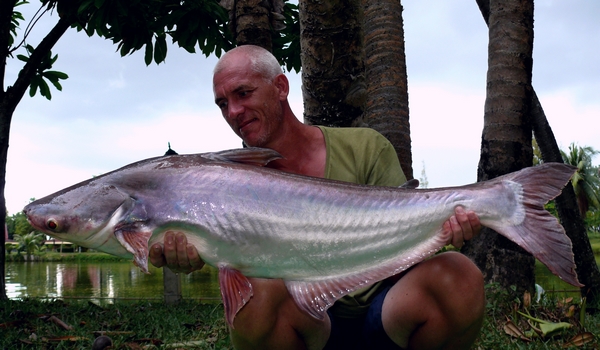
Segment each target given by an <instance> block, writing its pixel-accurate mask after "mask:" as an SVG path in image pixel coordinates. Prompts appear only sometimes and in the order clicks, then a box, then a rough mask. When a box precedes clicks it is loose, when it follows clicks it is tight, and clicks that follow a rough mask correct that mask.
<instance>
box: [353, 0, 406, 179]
mask: <svg viewBox="0 0 600 350" xmlns="http://www.w3.org/2000/svg"><path fill="white" fill-rule="evenodd" d="M363 7H364V35H365V38H364V46H365V76H366V82H367V83H366V92H367V97H366V104H365V112H364V116H363V122H364V124H366V125H367V126H369V127H371V128H373V129H375V130H377V131H379V132H380V133H381V134H383V135H384V136H385V137H386V138H387V139H388V140H390V142H391V143H392V145H394V148H395V149H396V153H397V154H398V159H399V160H400V165H401V166H402V170H403V171H404V174H405V175H406V178H407V179H412V178H413V169H412V152H411V145H410V123H409V114H408V77H407V73H406V53H405V50H404V28H403V22H402V5H401V3H400V1H398V0H382V1H374V0H363Z"/></svg>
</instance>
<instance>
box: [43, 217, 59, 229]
mask: <svg viewBox="0 0 600 350" xmlns="http://www.w3.org/2000/svg"><path fill="white" fill-rule="evenodd" d="M46 227H47V228H49V229H50V230H52V231H55V230H57V229H58V221H56V219H54V218H50V219H48V221H46Z"/></svg>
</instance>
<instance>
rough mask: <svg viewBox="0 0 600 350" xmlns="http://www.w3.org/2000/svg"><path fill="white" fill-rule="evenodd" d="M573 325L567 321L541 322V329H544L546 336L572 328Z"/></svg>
mask: <svg viewBox="0 0 600 350" xmlns="http://www.w3.org/2000/svg"><path fill="white" fill-rule="evenodd" d="M571 327H572V325H571V324H570V323H566V322H558V323H551V322H548V323H540V330H541V331H542V333H543V334H544V335H545V336H546V335H549V334H551V333H556V332H559V331H562V330H565V329H568V328H571Z"/></svg>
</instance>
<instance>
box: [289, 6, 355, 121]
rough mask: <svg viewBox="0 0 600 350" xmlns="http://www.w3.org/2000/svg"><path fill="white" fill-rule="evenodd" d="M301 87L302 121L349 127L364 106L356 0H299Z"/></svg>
mask: <svg viewBox="0 0 600 350" xmlns="http://www.w3.org/2000/svg"><path fill="white" fill-rule="evenodd" d="M299 12H300V47H301V48H302V53H301V59H302V92H303V96H304V121H305V122H306V123H307V124H318V125H327V126H350V125H352V124H353V122H354V121H355V120H356V119H357V118H358V117H359V116H360V115H361V114H362V111H363V105H364V90H365V89H364V63H363V50H362V15H361V13H362V11H361V10H360V1H359V0H332V1H317V0H301V1H300V3H299Z"/></svg>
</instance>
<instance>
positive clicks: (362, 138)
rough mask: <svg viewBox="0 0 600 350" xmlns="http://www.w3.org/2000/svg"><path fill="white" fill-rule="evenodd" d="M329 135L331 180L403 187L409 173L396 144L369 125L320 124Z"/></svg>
mask: <svg viewBox="0 0 600 350" xmlns="http://www.w3.org/2000/svg"><path fill="white" fill-rule="evenodd" d="M320 128H321V130H322V131H323V135H324V137H325V143H326V147H327V160H326V165H325V177H326V178H328V179H333V180H339V181H347V182H353V183H357V184H366V185H375V186H392V187H397V186H401V185H402V184H404V183H405V182H406V176H404V173H403V172H402V168H401V167H400V161H398V156H397V155H396V150H394V147H393V146H392V144H391V143H390V142H389V141H388V140H387V139H386V138H385V137H384V136H383V135H381V134H380V133H378V132H377V131H375V130H373V129H368V128H327V127H320Z"/></svg>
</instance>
